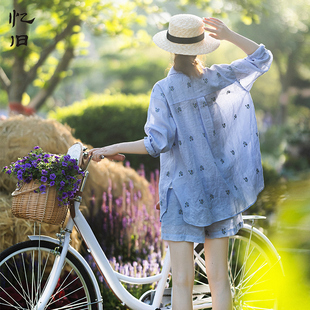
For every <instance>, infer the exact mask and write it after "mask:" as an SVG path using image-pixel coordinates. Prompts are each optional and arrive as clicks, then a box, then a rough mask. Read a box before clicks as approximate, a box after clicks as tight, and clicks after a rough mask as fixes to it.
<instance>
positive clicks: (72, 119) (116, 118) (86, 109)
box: [48, 94, 159, 172]
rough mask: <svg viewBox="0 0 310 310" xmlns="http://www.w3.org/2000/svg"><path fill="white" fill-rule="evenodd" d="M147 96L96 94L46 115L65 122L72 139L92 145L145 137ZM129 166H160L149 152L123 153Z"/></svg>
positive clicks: (151, 169) (97, 145) (100, 145)
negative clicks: (72, 136) (144, 153)
mask: <svg viewBox="0 0 310 310" xmlns="http://www.w3.org/2000/svg"><path fill="white" fill-rule="evenodd" d="M149 99H150V96H149V95H144V94H142V95H124V94H116V95H109V94H95V95H92V96H90V97H89V98H87V99H85V100H82V101H81V102H75V103H73V104H72V105H70V106H67V107H62V108H56V110H55V111H51V112H49V114H48V117H49V118H53V119H56V120H57V121H59V122H61V123H63V124H68V125H69V126H70V127H71V128H72V129H73V130H74V132H73V135H74V136H75V138H77V139H80V140H81V141H82V142H83V143H85V144H90V145H92V146H93V147H102V146H105V145H110V144H113V143H118V142H124V141H134V140H138V139H142V138H143V137H144V136H145V133H144V125H145V122H146V118H147V109H148V105H149ZM126 160H128V161H129V162H130V165H131V166H132V167H133V168H135V169H138V168H140V165H141V164H143V165H144V166H145V170H146V171H147V172H150V171H154V170H155V169H157V168H158V167H159V160H158V159H154V158H152V157H151V156H149V155H129V154H127V155H126Z"/></svg>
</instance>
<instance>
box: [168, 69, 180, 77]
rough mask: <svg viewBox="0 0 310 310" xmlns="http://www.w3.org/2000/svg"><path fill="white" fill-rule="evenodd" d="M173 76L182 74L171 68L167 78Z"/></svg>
mask: <svg viewBox="0 0 310 310" xmlns="http://www.w3.org/2000/svg"><path fill="white" fill-rule="evenodd" d="M173 74H182V72H179V71H177V70H175V69H174V67H171V68H170V70H169V72H168V76H169V75H173Z"/></svg>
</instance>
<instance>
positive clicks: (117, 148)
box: [89, 139, 148, 162]
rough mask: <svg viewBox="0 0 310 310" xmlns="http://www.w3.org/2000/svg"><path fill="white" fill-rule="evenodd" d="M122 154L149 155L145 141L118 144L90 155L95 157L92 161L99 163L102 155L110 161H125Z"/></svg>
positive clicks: (93, 150) (92, 152) (91, 151)
mask: <svg viewBox="0 0 310 310" xmlns="http://www.w3.org/2000/svg"><path fill="white" fill-rule="evenodd" d="M120 153H125V154H148V152H147V150H146V148H145V146H144V139H141V140H137V141H132V142H123V143H117V144H113V145H109V146H105V147H102V148H95V149H92V150H90V151H89V155H93V158H92V159H93V160H94V161H97V162H99V161H100V160H101V158H100V156H101V155H103V156H104V157H107V158H108V159H114V160H124V159H125V157H124V156H123V155H121V154H120Z"/></svg>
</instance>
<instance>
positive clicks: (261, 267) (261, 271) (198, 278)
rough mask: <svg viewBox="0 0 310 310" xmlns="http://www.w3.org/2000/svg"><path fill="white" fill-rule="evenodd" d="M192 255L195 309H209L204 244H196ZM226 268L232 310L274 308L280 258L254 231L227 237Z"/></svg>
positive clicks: (240, 232) (210, 300)
mask: <svg viewBox="0 0 310 310" xmlns="http://www.w3.org/2000/svg"><path fill="white" fill-rule="evenodd" d="M194 255H195V283H194V294H193V299H194V308H196V309H211V308H212V298H211V293H210V289H209V285H208V279H207V276H206V271H205V263H204V247H203V244H198V245H197V246H196V247H195V251H194ZM228 269H229V279H230V283H231V291H232V296H233V309H234V310H241V309H243V310H244V309H269V310H270V309H277V298H276V295H277V294H276V293H277V292H276V287H277V285H276V283H277V282H278V281H279V278H278V276H279V275H280V274H281V272H280V263H279V258H278V255H277V253H275V252H274V250H273V249H272V248H270V247H269V246H268V245H267V244H266V243H265V242H263V241H262V239H261V238H259V236H257V235H256V233H255V232H252V233H251V231H250V230H246V229H241V230H240V231H239V232H238V234H237V235H235V236H232V237H230V238H229V253H228Z"/></svg>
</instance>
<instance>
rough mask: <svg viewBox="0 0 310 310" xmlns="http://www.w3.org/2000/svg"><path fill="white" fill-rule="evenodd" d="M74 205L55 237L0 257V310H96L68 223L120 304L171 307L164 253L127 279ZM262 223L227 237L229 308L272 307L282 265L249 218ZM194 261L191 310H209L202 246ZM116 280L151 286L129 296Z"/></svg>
mask: <svg viewBox="0 0 310 310" xmlns="http://www.w3.org/2000/svg"><path fill="white" fill-rule="evenodd" d="M84 151H85V149H84V150H83V149H82V145H81V144H74V145H73V146H72V147H71V148H70V149H69V150H68V154H70V156H71V157H73V158H76V159H77V160H78V161H80V159H81V158H82V156H81V155H83V152H84ZM84 155H85V157H86V156H87V155H86V154H85V153H84ZM89 162H90V159H89V160H88V163H87V165H86V168H85V171H86V173H85V176H84V178H83V181H82V183H81V187H80V192H82V191H83V189H84V186H85V182H86V179H87V175H88V171H87V169H88V165H89ZM79 164H80V163H79ZM80 202H81V196H77V197H75V201H74V207H73V208H71V210H70V216H69V220H68V221H67V225H66V227H65V229H62V230H61V232H60V233H59V234H57V238H55V239H54V238H51V237H48V236H42V235H40V234H39V235H32V236H29V239H30V240H29V241H25V242H22V243H19V244H15V245H13V246H11V247H10V248H8V249H6V250H5V251H3V252H2V253H1V254H0V284H1V289H0V308H1V309H3V310H6V309H32V310H41V309H80V310H81V309H103V308H104V301H103V300H102V297H101V292H100V288H99V284H98V282H97V280H96V277H95V275H94V272H93V270H92V269H91V267H90V266H89V264H88V263H87V262H86V260H85V259H84V258H83V257H82V256H81V254H80V253H79V252H77V251H76V250H75V249H74V248H73V247H71V246H70V244H69V243H70V234H71V232H72V229H73V227H74V226H75V227H76V228H77V231H78V232H79V233H80V234H81V236H82V238H83V239H84V241H85V243H86V245H87V247H88V252H89V253H90V254H91V255H92V257H93V258H94V261H95V262H96V264H97V267H98V269H99V271H100V272H101V274H102V275H103V277H104V279H105V280H106V282H107V284H108V286H109V287H110V288H111V289H112V291H113V292H114V293H115V295H116V296H117V297H118V298H119V300H120V301H121V302H122V303H123V304H124V305H126V306H127V307H128V308H130V309H135V310H159V309H171V307H172V306H171V294H172V287H173V279H172V281H171V274H170V255H169V251H167V253H166V255H165V259H164V263H163V267H162V270H161V273H160V274H158V275H155V276H149V277H144V278H134V277H130V276H125V275H123V274H120V273H118V272H116V271H114V270H113V269H112V267H111V265H110V263H109V261H108V259H107V257H106V255H105V253H104V252H103V250H102V248H101V247H100V245H99V243H98V241H97V240H96V238H95V236H94V234H93V232H92V230H91V227H90V226H89V225H88V223H87V221H86V219H85V218H84V216H83V214H82V213H81V211H80V209H79V207H80ZM263 218H264V217H262V216H256V215H249V216H244V220H245V221H247V222H248V221H249V222H250V223H249V224H245V225H244V227H243V228H242V229H241V230H240V231H239V232H238V234H237V235H235V236H232V237H230V244H229V254H228V264H229V278H230V283H231V291H232V296H233V304H234V310H239V309H277V304H278V303H277V296H276V295H277V289H276V287H277V285H276V283H277V282H278V281H279V278H278V277H279V276H281V275H282V265H281V259H280V256H279V255H278V253H277V251H276V249H275V247H274V246H273V245H272V243H271V242H270V240H269V239H268V238H267V237H266V236H265V235H264V234H263V233H262V232H261V231H259V230H258V229H256V228H255V227H254V226H253V225H254V221H255V220H258V219H263ZM194 256H195V284H194V289H193V304H194V309H211V308H212V296H211V293H210V288H209V285H208V279H207V275H206V272H205V263H204V248H203V244H195V250H194ZM123 283H131V284H133V285H143V284H153V283H156V285H155V287H156V288H155V289H154V290H149V291H147V292H146V293H144V294H143V295H142V296H141V297H140V298H135V297H134V296H132V295H131V294H130V293H129V292H128V290H127V289H126V287H125V285H123Z"/></svg>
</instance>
